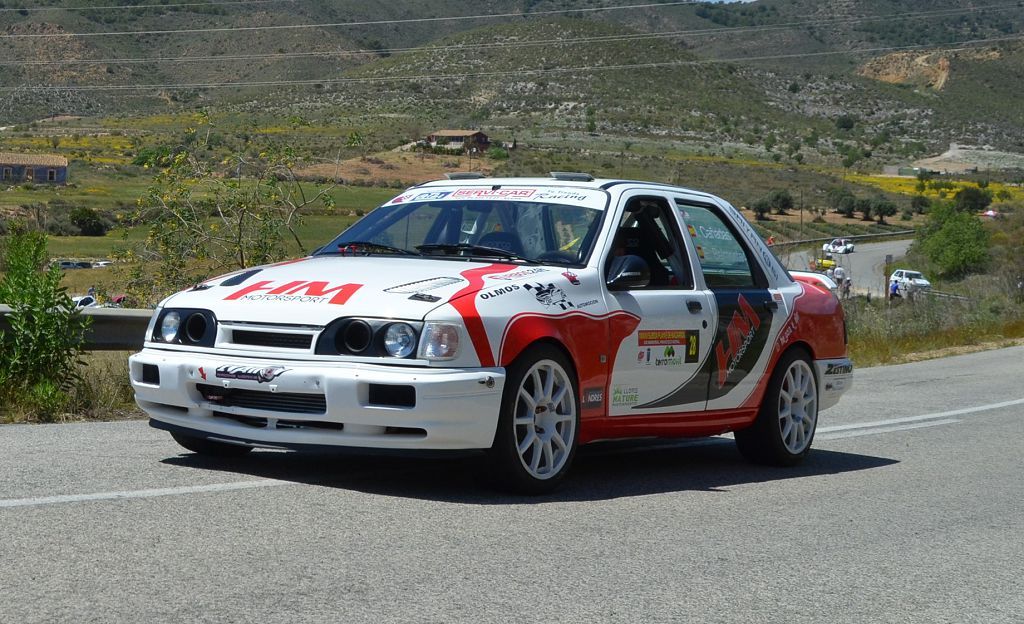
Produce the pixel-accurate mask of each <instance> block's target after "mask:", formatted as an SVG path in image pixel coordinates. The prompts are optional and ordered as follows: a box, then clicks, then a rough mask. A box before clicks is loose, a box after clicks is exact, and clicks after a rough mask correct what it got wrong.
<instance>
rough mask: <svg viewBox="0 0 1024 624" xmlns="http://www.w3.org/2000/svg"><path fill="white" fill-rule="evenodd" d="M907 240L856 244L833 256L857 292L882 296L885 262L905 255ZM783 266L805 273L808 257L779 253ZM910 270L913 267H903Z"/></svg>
mask: <svg viewBox="0 0 1024 624" xmlns="http://www.w3.org/2000/svg"><path fill="white" fill-rule="evenodd" d="M911 242H912V241H910V240H887V241H885V242H881V243H857V245H856V251H854V252H853V253H850V254H834V255H833V256H832V257H833V258H834V259H835V260H836V261H837V262H838V263H839V264H840V265H842V266H843V268H845V269H846V275H847V276H848V277H850V278H851V279H852V280H853V288H854V290H855V291H856V292H859V293H865V292H868V291H870V292H871V294H872V296H882V297H884V296H885V289H886V280H887V278H888V276H887V275H885V274H884V273H883V270H884V269H885V259H886V257H887V256H892V258H893V259H895V260H899V259H900V258H902V257H903V256H905V255H906V254H907V249H908V248H910V243H911ZM780 257H781V259H782V261H783V263H784V264H785V265H786V267H788V268H790V269H793V270H799V271H806V270H807V265H808V263H809V260H810V256H809V255H808V254H807V253H806V252H802V251H800V252H790V253H783V254H780ZM904 268H908V269H912V268H914V267H904Z"/></svg>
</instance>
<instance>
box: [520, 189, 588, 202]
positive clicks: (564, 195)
mask: <svg viewBox="0 0 1024 624" xmlns="http://www.w3.org/2000/svg"><path fill="white" fill-rule="evenodd" d="M534 198H535V199H560V200H568V201H581V202H583V201H587V200H588V199H590V194H589V193H587V192H585V191H573V190H560V191H558V190H552V191H541V192H540V193H537V195H535V196H534Z"/></svg>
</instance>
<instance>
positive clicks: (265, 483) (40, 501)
mask: <svg viewBox="0 0 1024 624" xmlns="http://www.w3.org/2000/svg"><path fill="white" fill-rule="evenodd" d="M278 485H294V482H292V481H279V480H276V479H260V480H258V481H234V482H232V483H211V484H209V485H186V486H182V487H173V488H157V489H152V490H126V491H122V492H97V493H95V494H66V495H63V496H40V497H38V498H9V499H0V507H32V506H35V505H55V504H58V503H80V502H84V501H96V500H116V499H119V498H155V497H157V496H176V495H179V494H198V493H202V492H227V491H231V490H248V489H252V488H262V487H274V486H278Z"/></svg>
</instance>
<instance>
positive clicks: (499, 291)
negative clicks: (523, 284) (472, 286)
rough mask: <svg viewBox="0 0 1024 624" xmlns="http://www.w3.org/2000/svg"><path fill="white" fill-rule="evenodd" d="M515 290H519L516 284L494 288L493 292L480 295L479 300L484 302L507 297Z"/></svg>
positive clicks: (489, 291)
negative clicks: (503, 296)
mask: <svg viewBox="0 0 1024 624" xmlns="http://www.w3.org/2000/svg"><path fill="white" fill-rule="evenodd" d="M517 290H519V285H518V284H509V285H508V286H500V287H498V288H495V289H493V290H488V291H487V292H483V293H480V298H481V299H484V300H486V299H495V298H497V297H500V296H502V295H507V294H509V293H513V292H515V291H517Z"/></svg>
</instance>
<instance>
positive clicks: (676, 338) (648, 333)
mask: <svg viewBox="0 0 1024 624" xmlns="http://www.w3.org/2000/svg"><path fill="white" fill-rule="evenodd" d="M637 343H638V344H639V345H640V346H641V347H660V346H664V345H684V344H686V330H685V329H643V330H640V331H639V332H637Z"/></svg>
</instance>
